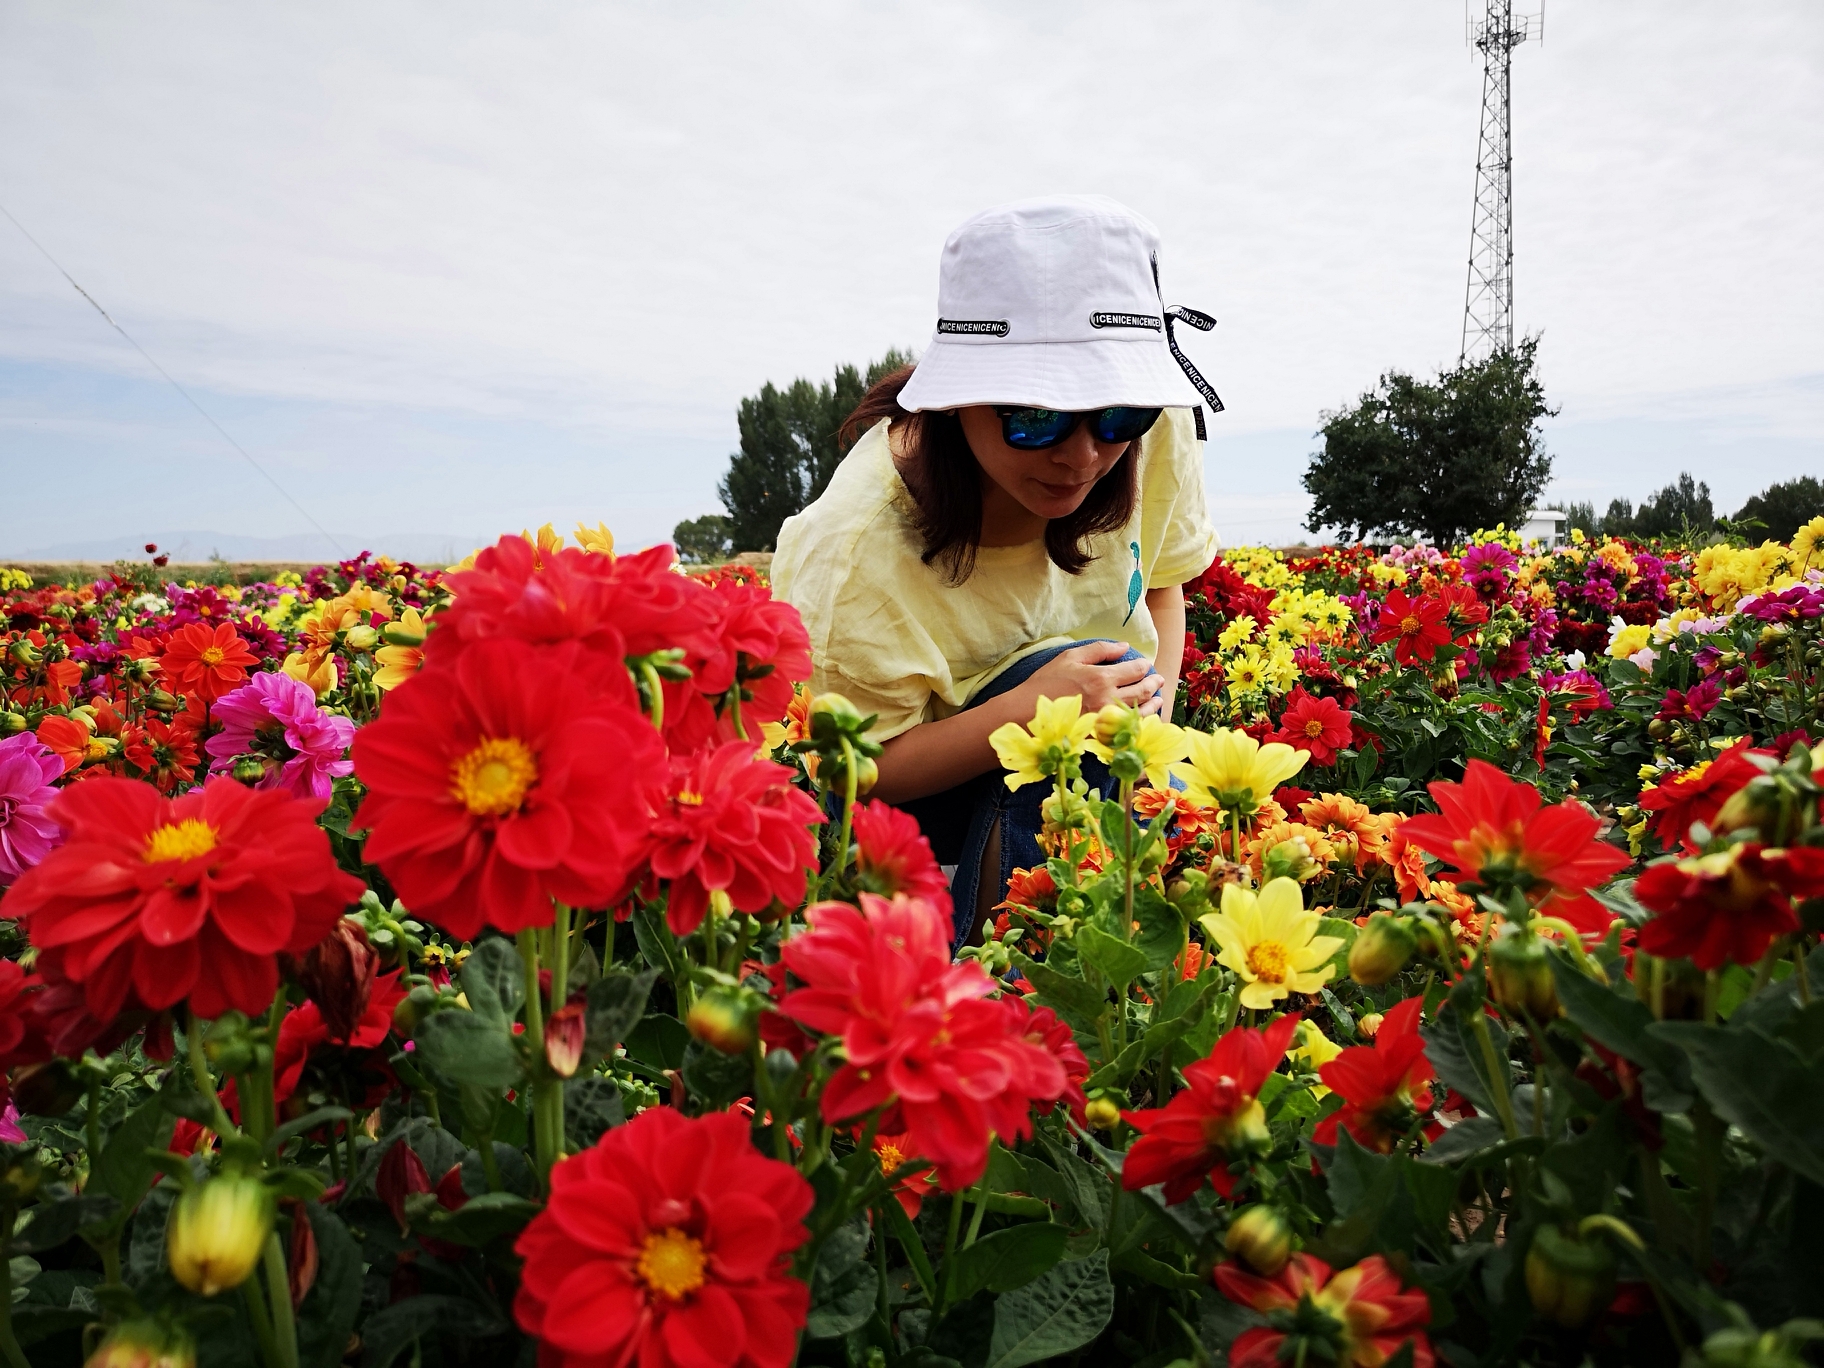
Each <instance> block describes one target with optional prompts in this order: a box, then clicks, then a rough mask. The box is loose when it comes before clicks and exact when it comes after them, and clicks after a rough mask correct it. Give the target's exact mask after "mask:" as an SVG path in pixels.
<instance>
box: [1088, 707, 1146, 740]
mask: <svg viewBox="0 0 1824 1368" xmlns="http://www.w3.org/2000/svg"><path fill="white" fill-rule="evenodd" d="M1138 716H1139V714H1138V713H1137V712H1135V711H1134V710H1133V709H1132V708H1125V707H1123V706H1122V705H1121V704H1119V703H1107V704H1104V705H1103V707H1102V708H1101V710H1100V711H1098V712H1097V713H1096V740H1098V741H1100V742H1101V743H1102V744H1103V745H1105V746H1119V745H1124V744H1126V743H1127V742H1128V741H1131V740H1132V739H1133V737H1132V733H1133V725H1134V720H1135V719H1136V718H1137V717H1138ZM1123 733H1126V735H1123Z"/></svg>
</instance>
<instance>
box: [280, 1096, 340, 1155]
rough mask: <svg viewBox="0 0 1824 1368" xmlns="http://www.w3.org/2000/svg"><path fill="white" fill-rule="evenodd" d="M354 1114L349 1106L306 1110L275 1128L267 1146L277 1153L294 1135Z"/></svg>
mask: <svg viewBox="0 0 1824 1368" xmlns="http://www.w3.org/2000/svg"><path fill="white" fill-rule="evenodd" d="M353 1115H354V1113H353V1112H351V1111H350V1110H349V1109H348V1108H347V1107H318V1108H317V1109H316V1110H315V1111H311V1112H306V1113H305V1114H304V1115H302V1116H300V1117H298V1118H297V1120H295V1121H287V1122H286V1123H285V1124H284V1125H282V1126H280V1127H278V1128H277V1129H276V1130H274V1131H273V1133H272V1138H271V1139H270V1140H268V1141H267V1142H266V1148H267V1150H268V1151H269V1152H270V1153H273V1154H277V1153H278V1152H279V1151H280V1150H282V1149H284V1148H285V1142H286V1141H287V1140H290V1139H291V1138H292V1137H293V1136H294V1135H302V1134H304V1132H306V1131H313V1130H315V1129H316V1128H317V1127H318V1126H327V1125H329V1124H330V1122H332V1121H346V1120H348V1119H349V1118H350V1117H351V1116H353Z"/></svg>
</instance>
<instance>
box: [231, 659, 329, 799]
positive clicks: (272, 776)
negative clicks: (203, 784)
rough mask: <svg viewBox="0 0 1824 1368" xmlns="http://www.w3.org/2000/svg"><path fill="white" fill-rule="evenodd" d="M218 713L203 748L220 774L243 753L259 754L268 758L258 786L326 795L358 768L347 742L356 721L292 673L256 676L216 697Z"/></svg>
mask: <svg viewBox="0 0 1824 1368" xmlns="http://www.w3.org/2000/svg"><path fill="white" fill-rule="evenodd" d="M215 716H216V718H217V719H218V720H219V721H220V722H221V723H222V730H221V731H219V732H217V733H216V734H215V735H214V736H212V737H210V738H209V741H208V744H207V745H206V746H205V747H204V749H205V750H207V751H208V752H209V758H210V762H211V763H210V769H211V770H213V771H214V772H215V773H217V774H222V773H225V772H227V771H228V770H231V769H233V768H234V762H235V760H236V759H238V758H239V757H241V756H243V755H256V756H258V757H260V759H261V760H263V761H264V762H265V763H266V777H265V778H263V779H261V780H260V782H259V783H258V784H256V785H255V787H256V788H263V789H283V790H285V791H286V792H287V793H290V794H292V795H294V796H296V797H299V798H327V797H329V795H330V792H331V790H332V789H334V787H335V781H336V780H337V779H339V778H340V777H341V776H343V775H344V774H352V773H354V769H355V766H354V762H353V761H352V760H350V759H349V758H348V747H349V743H350V742H352V741H353V740H354V739H355V724H354V723H353V722H351V721H349V720H348V719H347V718H346V717H337V716H335V715H334V714H333V713H326V712H324V711H322V710H321V709H320V708H318V707H317V698H316V695H315V694H314V693H312V692H311V689H310V686H309V685H308V684H306V683H304V682H303V681H301V680H297V679H293V678H292V677H291V676H290V675H284V674H278V673H273V674H258V675H255V676H254V677H253V678H252V679H250V680H248V681H247V683H245V684H243V685H242V686H241V687H240V688H238V689H236V690H235V691H234V692H233V693H230V694H227V695H224V696H223V697H222V698H220V699H218V700H217V702H216V704H215Z"/></svg>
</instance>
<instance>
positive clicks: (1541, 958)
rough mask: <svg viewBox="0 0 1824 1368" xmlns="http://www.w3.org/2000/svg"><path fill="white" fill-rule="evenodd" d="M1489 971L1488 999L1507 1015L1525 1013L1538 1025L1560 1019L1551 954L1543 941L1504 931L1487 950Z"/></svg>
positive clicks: (1527, 933)
mask: <svg viewBox="0 0 1824 1368" xmlns="http://www.w3.org/2000/svg"><path fill="white" fill-rule="evenodd" d="M1487 970H1488V993H1489V996H1490V997H1492V998H1494V1000H1495V1001H1496V1002H1498V1003H1500V1004H1501V1005H1502V1006H1503V1007H1505V1008H1506V1009H1507V1010H1508V1011H1510V1012H1519V1011H1526V1012H1528V1013H1530V1014H1531V1015H1532V1016H1533V1017H1534V1019H1536V1020H1538V1021H1550V1020H1551V1019H1552V1018H1554V1017H1556V1016H1557V1015H1558V985H1557V984H1556V983H1555V982H1554V981H1553V979H1552V952H1551V948H1550V947H1549V946H1547V945H1546V943H1545V941H1544V939H1543V938H1542V937H1540V936H1537V935H1535V934H1534V933H1533V932H1531V931H1526V930H1522V929H1521V928H1519V927H1516V926H1507V927H1503V928H1502V931H1501V934H1500V935H1498V936H1496V937H1495V940H1494V943H1493V944H1492V945H1490V946H1489V947H1488V964H1487Z"/></svg>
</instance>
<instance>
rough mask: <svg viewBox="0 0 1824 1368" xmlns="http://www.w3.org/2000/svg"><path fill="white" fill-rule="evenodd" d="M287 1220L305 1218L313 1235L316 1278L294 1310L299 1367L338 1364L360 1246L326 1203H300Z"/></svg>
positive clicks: (349, 1326)
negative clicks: (315, 1253)
mask: <svg viewBox="0 0 1824 1368" xmlns="http://www.w3.org/2000/svg"><path fill="white" fill-rule="evenodd" d="M292 1220H294V1221H297V1220H308V1221H309V1222H310V1229H311V1233H312V1234H313V1235H315V1236H316V1239H317V1280H316V1281H315V1282H314V1283H312V1284H311V1286H310V1291H309V1292H307V1293H305V1294H304V1302H303V1305H301V1306H300V1307H299V1308H298V1318H297V1326H298V1364H299V1368H339V1365H340V1364H341V1362H342V1356H343V1354H345V1353H346V1352H347V1350H348V1337H349V1335H350V1334H351V1333H353V1331H354V1328H355V1316H356V1315H357V1314H358V1313H359V1312H360V1310H361V1278H362V1271H363V1270H362V1262H361V1246H360V1245H358V1244H356V1243H355V1239H354V1236H352V1235H350V1234H349V1233H348V1227H347V1226H345V1225H343V1224H342V1220H341V1218H340V1217H338V1216H337V1215H336V1214H335V1213H334V1212H333V1211H331V1210H330V1209H329V1208H328V1207H324V1206H319V1205H318V1204H317V1203H315V1202H306V1203H305V1204H304V1205H303V1206H301V1207H297V1208H294V1214H293V1216H292Z"/></svg>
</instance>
